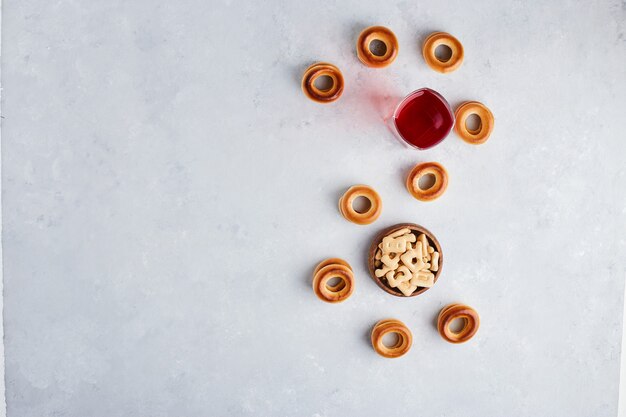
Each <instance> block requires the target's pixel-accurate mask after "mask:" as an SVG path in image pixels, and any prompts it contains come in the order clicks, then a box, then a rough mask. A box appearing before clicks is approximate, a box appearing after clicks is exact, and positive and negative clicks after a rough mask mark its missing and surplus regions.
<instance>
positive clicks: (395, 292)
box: [367, 223, 443, 298]
mask: <svg viewBox="0 0 626 417" xmlns="http://www.w3.org/2000/svg"><path fill="white" fill-rule="evenodd" d="M404 228H408V229H411V230H412V231H414V232H415V231H417V232H419V233H424V234H425V235H426V237H427V238H428V240H429V241H430V243H431V244H434V245H433V246H434V247H435V249H436V250H437V252H439V269H438V270H437V272H435V278H434V284H436V283H437V280H438V279H439V275H441V271H442V270H443V252H442V250H441V244H440V243H439V241H438V240H437V238H436V237H435V235H434V234H432V232H431V231H430V230H428V229H426V228H425V227H423V226H420V225H419V224H416V223H398V224H395V225H393V226H389V227H387V228H384V229H383V230H381V231H380V232H378V233H377V234H376V236H374V239H373V240H372V243H371V245H370V248H369V252H368V256H367V267H368V270H369V272H370V276H371V277H372V279H373V280H374V282H375V283H376V285H378V286H379V287H380V288H381V289H382V290H383V291H385V292H386V293H388V294H391V295H395V296H396V297H402V298H409V297H415V296H418V295H420V294H423V293H425V292H426V291H428V290H429V289H430V288H432V287H417V288H418V289H417V290H415V292H413V294H411V295H404V294H403V293H402V292H401V291H400V290H396V289H395V288H391V287H389V286H388V285H387V284H385V283H384V282H383V281H382V279H381V278H378V277H377V276H376V274H375V273H374V272H375V271H376V266H375V259H374V257H375V255H376V250H377V249H378V244H379V243H380V242H381V241H382V240H383V238H384V237H385V236H387V235H389V234H391V233H393V232H395V231H397V230H400V229H404ZM434 284H433V286H434Z"/></svg>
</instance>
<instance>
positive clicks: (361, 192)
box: [339, 185, 383, 225]
mask: <svg viewBox="0 0 626 417" xmlns="http://www.w3.org/2000/svg"><path fill="white" fill-rule="evenodd" d="M359 197H364V198H366V199H367V200H368V201H369V202H370V206H369V208H368V209H367V211H365V212H364V213H359V212H358V211H356V210H355V209H354V207H353V206H352V204H353V203H354V200H356V199H357V198H359ZM382 210H383V201H382V199H381V198H380V196H379V195H378V193H377V192H376V191H375V190H374V189H373V188H372V187H369V186H367V185H354V186H352V187H350V188H349V189H348V191H346V192H345V193H344V194H343V196H341V198H340V199H339V211H340V212H341V215H342V216H343V217H345V218H346V220H349V221H351V222H352V223H356V224H360V225H365V224H370V223H373V222H375V221H376V219H378V217H379V216H380V213H381V212H382Z"/></svg>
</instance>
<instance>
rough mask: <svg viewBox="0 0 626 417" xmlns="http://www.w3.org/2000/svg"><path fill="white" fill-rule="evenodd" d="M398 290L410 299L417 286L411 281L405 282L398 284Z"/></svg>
mask: <svg viewBox="0 0 626 417" xmlns="http://www.w3.org/2000/svg"><path fill="white" fill-rule="evenodd" d="M398 289H399V290H400V291H402V294H404V295H406V296H407V297H408V296H409V295H411V294H413V291H415V290H416V289H417V285H412V284H411V283H410V282H409V281H405V282H401V283H400V284H398Z"/></svg>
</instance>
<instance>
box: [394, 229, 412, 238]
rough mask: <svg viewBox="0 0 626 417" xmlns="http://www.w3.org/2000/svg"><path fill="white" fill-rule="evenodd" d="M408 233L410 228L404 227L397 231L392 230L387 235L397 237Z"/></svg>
mask: <svg viewBox="0 0 626 417" xmlns="http://www.w3.org/2000/svg"><path fill="white" fill-rule="evenodd" d="M409 233H411V229H408V228H404V229H400V230H398V231H397V232H393V233H392V234H390V235H389V237H398V236H402V235H406V234H409Z"/></svg>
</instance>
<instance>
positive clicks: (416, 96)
mask: <svg viewBox="0 0 626 417" xmlns="http://www.w3.org/2000/svg"><path fill="white" fill-rule="evenodd" d="M393 121H394V124H395V127H396V131H397V133H398V135H399V136H400V137H401V138H402V139H404V141H405V142H407V143H408V144H409V145H411V146H413V147H415V148H417V149H428V148H432V147H433V146H435V145H437V144H438V143H439V142H441V141H442V140H444V139H445V138H446V136H448V133H450V130H452V126H454V114H453V113H452V110H451V109H450V105H449V104H448V102H447V101H446V99H444V98H443V97H442V96H441V94H439V93H438V92H436V91H434V90H431V89H430V88H422V89H420V90H417V91H414V92H412V93H411V94H409V95H408V96H407V97H406V98H405V99H404V100H402V102H401V103H400V104H399V105H398V108H396V111H395V112H394V113H393Z"/></svg>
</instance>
